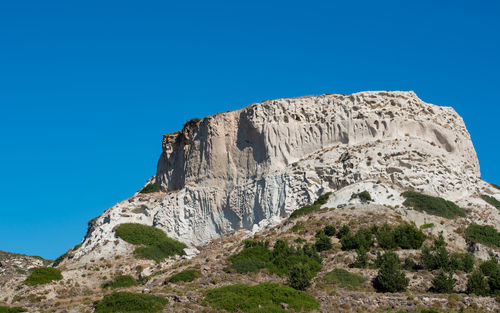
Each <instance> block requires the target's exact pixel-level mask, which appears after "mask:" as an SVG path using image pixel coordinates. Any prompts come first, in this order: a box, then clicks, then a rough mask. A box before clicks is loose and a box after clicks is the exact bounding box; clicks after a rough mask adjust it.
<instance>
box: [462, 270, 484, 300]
mask: <svg viewBox="0 0 500 313" xmlns="http://www.w3.org/2000/svg"><path fill="white" fill-rule="evenodd" d="M467 293H468V294H475V295H477V296H487V295H488V294H489V286H488V283H487V282H486V280H485V279H484V275H483V273H481V272H480V271H477V270H476V271H474V272H472V274H471V275H470V277H469V280H468V281H467Z"/></svg>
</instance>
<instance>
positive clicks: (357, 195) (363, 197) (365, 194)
mask: <svg viewBox="0 0 500 313" xmlns="http://www.w3.org/2000/svg"><path fill="white" fill-rule="evenodd" d="M354 198H359V200H361V202H368V201H372V197H371V195H370V193H369V192H368V191H366V190H365V191H362V192H360V193H353V194H352V195H351V199H354Z"/></svg>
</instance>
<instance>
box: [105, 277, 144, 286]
mask: <svg viewBox="0 0 500 313" xmlns="http://www.w3.org/2000/svg"><path fill="white" fill-rule="evenodd" d="M137 284H138V283H137V281H136V280H135V279H134V278H133V277H132V276H130V275H119V276H116V277H115V278H114V279H113V280H111V281H109V282H106V283H104V284H102V288H112V289H116V288H126V287H131V286H135V285H137Z"/></svg>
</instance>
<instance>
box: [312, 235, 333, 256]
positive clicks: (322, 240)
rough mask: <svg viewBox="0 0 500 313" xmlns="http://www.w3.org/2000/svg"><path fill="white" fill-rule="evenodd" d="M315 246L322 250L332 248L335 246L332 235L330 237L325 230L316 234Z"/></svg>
mask: <svg viewBox="0 0 500 313" xmlns="http://www.w3.org/2000/svg"><path fill="white" fill-rule="evenodd" d="M314 247H315V248H316V250H317V251H319V252H321V251H326V250H330V249H331V248H332V247H333V246H332V241H331V240H330V237H328V236H327V235H326V234H325V233H324V232H319V233H318V234H316V243H315V244H314Z"/></svg>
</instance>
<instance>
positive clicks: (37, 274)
mask: <svg viewBox="0 0 500 313" xmlns="http://www.w3.org/2000/svg"><path fill="white" fill-rule="evenodd" d="M62 278H63V277H62V274H61V271H60V270H59V269H57V268H53V267H37V268H34V269H33V270H31V274H30V275H29V276H28V277H27V278H26V280H25V281H24V283H25V284H26V285H31V286H33V285H40V284H48V283H50V282H52V281H54V280H61V279H62Z"/></svg>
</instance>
